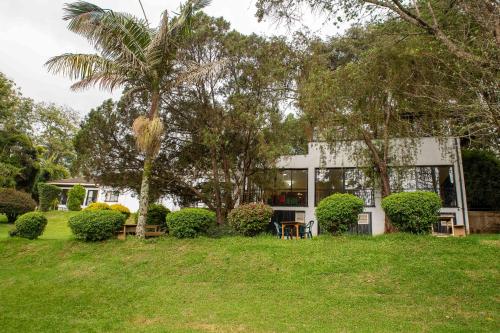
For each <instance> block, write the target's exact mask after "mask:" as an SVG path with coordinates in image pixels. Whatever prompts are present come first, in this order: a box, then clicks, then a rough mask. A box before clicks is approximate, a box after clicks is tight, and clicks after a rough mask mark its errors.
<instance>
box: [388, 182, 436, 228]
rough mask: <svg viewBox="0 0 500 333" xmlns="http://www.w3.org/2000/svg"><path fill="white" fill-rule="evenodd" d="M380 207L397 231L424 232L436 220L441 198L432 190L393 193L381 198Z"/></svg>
mask: <svg viewBox="0 0 500 333" xmlns="http://www.w3.org/2000/svg"><path fill="white" fill-rule="evenodd" d="M382 208H383V209H384V211H385V214H386V215H387V217H388V218H389V220H390V221H391V223H392V225H393V226H395V227H396V228H397V229H398V230H399V231H403V232H410V233H414V234H426V233H429V232H430V231H431V228H432V224H433V223H435V222H437V221H438V217H439V209H440V208H441V199H440V198H439V195H437V194H436V193H434V192H423V191H417V192H402V193H394V194H391V195H389V196H387V197H385V198H384V199H383V200H382Z"/></svg>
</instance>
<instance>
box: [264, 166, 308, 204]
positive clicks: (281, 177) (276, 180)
mask: <svg viewBox="0 0 500 333" xmlns="http://www.w3.org/2000/svg"><path fill="white" fill-rule="evenodd" d="M259 178H260V179H259V180H260V181H256V183H257V184H262V185H261V186H258V187H260V188H261V189H262V192H261V199H262V200H263V201H264V202H265V203H267V204H268V205H270V206H300V207H302V206H307V169H304V170H302V169H283V170H277V171H274V172H273V173H271V174H269V173H267V174H265V175H262V174H261V175H259ZM255 196H256V195H255Z"/></svg>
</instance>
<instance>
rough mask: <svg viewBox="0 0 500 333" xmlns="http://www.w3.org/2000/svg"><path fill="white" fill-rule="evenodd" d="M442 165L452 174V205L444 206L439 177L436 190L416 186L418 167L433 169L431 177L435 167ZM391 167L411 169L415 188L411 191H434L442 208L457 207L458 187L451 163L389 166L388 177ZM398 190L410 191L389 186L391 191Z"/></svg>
mask: <svg viewBox="0 0 500 333" xmlns="http://www.w3.org/2000/svg"><path fill="white" fill-rule="evenodd" d="M443 167H447V168H448V173H449V170H450V169H451V171H452V176H453V196H454V199H453V202H454V203H455V204H454V205H449V206H445V205H444V200H443V198H442V197H441V182H440V179H439V178H436V186H437V190H438V191H437V192H436V191H435V190H433V191H428V190H426V189H422V188H418V181H419V177H418V170H419V169H420V168H431V170H433V171H432V172H433V175H432V176H433V177H435V176H436V173H435V172H434V170H435V169H439V168H443ZM393 168H408V169H412V173H413V176H414V179H415V188H414V189H412V190H413V191H425V192H433V193H436V194H437V195H439V198H440V199H441V204H442V208H458V188H457V172H456V170H455V165H453V164H441V165H436V164H432V165H412V166H406V167H405V166H390V167H389V177H390V172H391V169H393ZM400 192H411V190H410V191H404V190H403V189H402V191H394V189H393V188H392V186H391V193H400Z"/></svg>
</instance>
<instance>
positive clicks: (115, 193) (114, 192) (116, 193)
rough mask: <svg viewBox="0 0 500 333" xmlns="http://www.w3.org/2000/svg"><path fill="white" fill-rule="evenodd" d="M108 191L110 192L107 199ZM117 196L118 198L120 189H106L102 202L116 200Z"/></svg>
mask: <svg viewBox="0 0 500 333" xmlns="http://www.w3.org/2000/svg"><path fill="white" fill-rule="evenodd" d="M108 193H111V194H110V198H109V199H108ZM119 198H120V191H118V190H108V191H106V192H104V202H118V199H119Z"/></svg>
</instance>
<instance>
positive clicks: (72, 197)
mask: <svg viewBox="0 0 500 333" xmlns="http://www.w3.org/2000/svg"><path fill="white" fill-rule="evenodd" d="M84 200H85V188H84V187H83V186H82V185H75V186H73V187H72V188H70V190H69V191H68V201H67V203H66V206H67V207H68V210H71V211H80V210H82V205H83V201H84Z"/></svg>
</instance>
